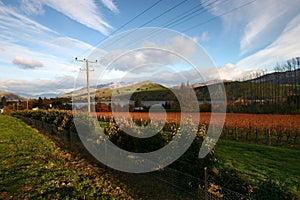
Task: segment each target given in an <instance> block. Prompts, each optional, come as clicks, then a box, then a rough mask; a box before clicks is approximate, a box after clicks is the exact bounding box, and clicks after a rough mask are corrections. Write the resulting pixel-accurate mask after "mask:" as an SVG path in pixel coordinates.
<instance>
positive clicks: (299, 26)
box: [236, 14, 300, 69]
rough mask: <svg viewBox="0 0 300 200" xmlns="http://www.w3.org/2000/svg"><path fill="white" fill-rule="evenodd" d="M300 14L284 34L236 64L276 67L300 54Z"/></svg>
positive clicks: (242, 67)
mask: <svg viewBox="0 0 300 200" xmlns="http://www.w3.org/2000/svg"><path fill="white" fill-rule="evenodd" d="M299 35H300V14H299V15H298V16H296V17H295V18H294V19H293V20H291V21H290V23H288V25H287V26H286V28H285V29H284V30H283V32H282V34H281V35H280V36H279V37H278V38H277V39H276V40H275V41H274V42H273V43H271V44H270V45H269V46H267V47H266V48H264V49H262V50H260V51H258V52H256V53H254V54H252V55H250V56H248V57H246V58H244V59H242V60H240V61H239V62H238V63H237V64H236V65H237V67H238V68H239V69H255V68H266V67H271V68H272V69H273V68H274V67H275V64H276V63H277V62H279V63H280V62H283V61H285V60H288V59H290V58H292V57H297V56H299V55H300V48H299V47H300V40H298V38H299Z"/></svg>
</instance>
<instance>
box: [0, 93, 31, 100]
mask: <svg viewBox="0 0 300 200" xmlns="http://www.w3.org/2000/svg"><path fill="white" fill-rule="evenodd" d="M3 96H5V98H6V100H21V101H22V100H25V99H26V98H25V97H23V96H20V95H17V94H14V93H12V92H1V91H0V98H2V97H3Z"/></svg>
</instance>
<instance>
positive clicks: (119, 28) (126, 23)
mask: <svg viewBox="0 0 300 200" xmlns="http://www.w3.org/2000/svg"><path fill="white" fill-rule="evenodd" d="M160 2H162V0H158V1H156V2H155V3H154V4H152V5H151V6H149V7H148V8H146V9H145V10H143V11H142V12H140V13H139V14H137V15H136V16H134V17H133V18H131V19H130V20H129V21H127V22H125V23H124V24H122V25H121V26H120V27H118V28H117V29H116V30H114V31H113V32H112V33H110V35H108V36H106V37H104V38H103V39H102V40H100V41H99V42H97V43H96V44H95V45H94V46H97V45H98V44H100V43H101V42H103V41H105V40H106V39H108V38H109V37H111V35H113V34H115V33H117V32H118V31H120V30H121V29H122V28H124V27H125V26H127V25H128V24H129V23H131V22H133V21H134V20H135V19H137V18H138V17H140V16H142V15H143V14H145V13H146V12H148V11H149V10H151V9H152V8H153V7H155V6H156V5H157V4H159V3H160ZM86 52H87V51H85V52H83V53H82V54H84V53H86Z"/></svg>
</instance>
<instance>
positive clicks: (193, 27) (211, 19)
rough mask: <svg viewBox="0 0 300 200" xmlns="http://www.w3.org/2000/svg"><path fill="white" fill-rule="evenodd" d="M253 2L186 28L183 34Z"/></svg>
mask: <svg viewBox="0 0 300 200" xmlns="http://www.w3.org/2000/svg"><path fill="white" fill-rule="evenodd" d="M255 1H256V0H253V1H250V2H248V3H245V4H243V5H241V6H238V7H235V8H233V9H231V10H229V11H227V12H224V13H222V14H220V15H216V16H214V17H212V18H210V19H208V20H206V21H204V22H202V23H200V24H197V25H195V26H192V27H190V28H188V29H185V30H184V31H183V32H188V31H190V30H193V29H195V28H197V27H199V26H202V25H204V24H207V23H208V22H211V21H213V20H215V19H217V18H218V17H222V16H224V15H228V14H230V13H232V12H234V11H236V10H238V9H240V8H243V7H245V6H248V5H250V4H252V3H254V2H255Z"/></svg>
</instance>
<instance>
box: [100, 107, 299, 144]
mask: <svg viewBox="0 0 300 200" xmlns="http://www.w3.org/2000/svg"><path fill="white" fill-rule="evenodd" d="M118 114H119V115H122V113H121V114H120V113H118ZM125 114H126V113H124V117H125ZM130 115H131V118H132V119H134V120H140V119H143V120H149V119H150V118H149V114H148V113H146V112H132V113H130ZM161 115H162V114H161V113H151V119H152V120H154V121H155V120H161V119H162V117H163V116H161ZM191 115H192V116H193V115H199V117H200V121H199V124H204V125H208V124H210V117H211V114H210V113H199V114H198V113H192V114H191ZM216 115H217V114H216ZM220 115H221V114H220ZM97 116H98V118H99V120H105V119H106V120H107V119H108V118H111V117H112V113H110V112H101V113H97ZM192 118H193V117H192ZM180 120H181V113H178V112H168V113H166V121H167V122H169V123H178V122H180ZM194 123H197V122H195V121H194ZM212 125H213V124H212ZM221 137H222V138H224V139H233V140H237V141H248V142H255V143H260V144H267V145H283V146H290V147H296V148H300V146H299V144H300V115H277V114H276V115H275V114H238V113H226V118H225V123H224V127H223V131H222V135H221Z"/></svg>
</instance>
